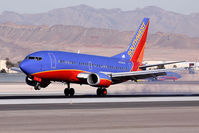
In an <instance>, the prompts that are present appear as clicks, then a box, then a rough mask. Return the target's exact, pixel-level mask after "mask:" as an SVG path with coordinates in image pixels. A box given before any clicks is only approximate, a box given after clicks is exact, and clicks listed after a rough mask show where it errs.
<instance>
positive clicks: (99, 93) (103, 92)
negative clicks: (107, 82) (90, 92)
mask: <svg viewBox="0 0 199 133" xmlns="http://www.w3.org/2000/svg"><path fill="white" fill-rule="evenodd" d="M106 95H107V89H105V88H103V89H102V88H98V89H97V96H106Z"/></svg>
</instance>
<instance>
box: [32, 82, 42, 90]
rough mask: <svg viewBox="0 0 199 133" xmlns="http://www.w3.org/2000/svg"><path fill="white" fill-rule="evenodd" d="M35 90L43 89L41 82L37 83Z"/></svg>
mask: <svg viewBox="0 0 199 133" xmlns="http://www.w3.org/2000/svg"><path fill="white" fill-rule="evenodd" d="M34 89H35V90H40V89H41V85H40V83H39V82H37V83H36V85H35V86H34Z"/></svg>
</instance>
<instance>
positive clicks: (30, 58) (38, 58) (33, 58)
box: [26, 56, 42, 61]
mask: <svg viewBox="0 0 199 133" xmlns="http://www.w3.org/2000/svg"><path fill="white" fill-rule="evenodd" d="M26 59H28V60H37V61H40V60H42V58H41V57H33V56H28V57H26Z"/></svg>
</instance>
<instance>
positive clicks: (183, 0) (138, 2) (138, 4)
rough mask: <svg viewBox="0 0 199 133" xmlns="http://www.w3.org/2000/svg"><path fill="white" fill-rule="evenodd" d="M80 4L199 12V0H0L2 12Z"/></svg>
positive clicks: (129, 8)
mask: <svg viewBox="0 0 199 133" xmlns="http://www.w3.org/2000/svg"><path fill="white" fill-rule="evenodd" d="M80 4H85V5H89V6H92V7H95V8H108V9H111V8H121V9H122V10H125V11H126V10H135V9H136V8H143V7H145V6H152V5H153V6H157V7H160V8H163V9H165V10H169V11H174V12H177V13H182V14H190V13H195V12H199V8H198V7H199V6H198V5H199V0H0V12H3V11H15V12H18V13H40V12H46V11H49V10H52V9H55V8H63V7H69V6H76V5H80Z"/></svg>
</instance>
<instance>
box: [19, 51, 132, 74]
mask: <svg viewBox="0 0 199 133" xmlns="http://www.w3.org/2000/svg"><path fill="white" fill-rule="evenodd" d="M132 66H133V63H132V62H130V61H127V60H125V59H118V58H112V57H103V56H95V55H87V54H78V53H70V52H62V51H39V52H35V53H32V54H30V55H28V56H27V57H26V58H25V59H24V60H23V61H22V62H21V64H20V68H21V69H22V71H23V72H24V73H26V74H27V75H33V74H36V73H41V72H47V71H56V70H80V71H84V72H92V73H99V72H129V71H130V70H131V69H132Z"/></svg>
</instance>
